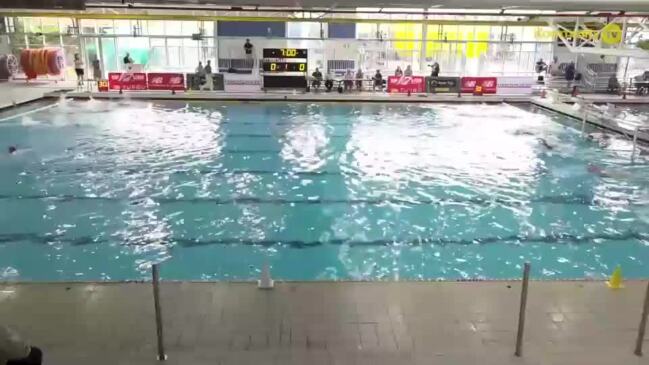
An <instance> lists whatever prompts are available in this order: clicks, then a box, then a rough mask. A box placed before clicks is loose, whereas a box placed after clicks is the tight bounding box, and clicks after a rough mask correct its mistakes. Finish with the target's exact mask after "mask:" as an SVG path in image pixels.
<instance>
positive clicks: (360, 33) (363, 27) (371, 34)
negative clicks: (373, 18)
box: [356, 23, 378, 39]
mask: <svg viewBox="0 0 649 365" xmlns="http://www.w3.org/2000/svg"><path fill="white" fill-rule="evenodd" d="M376 38H378V24H375V23H358V24H356V39H376Z"/></svg>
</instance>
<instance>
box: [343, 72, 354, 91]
mask: <svg viewBox="0 0 649 365" xmlns="http://www.w3.org/2000/svg"><path fill="white" fill-rule="evenodd" d="M353 88H354V73H352V70H350V69H347V72H345V91H348V90H351V89H353Z"/></svg>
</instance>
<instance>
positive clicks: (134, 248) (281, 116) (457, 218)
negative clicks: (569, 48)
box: [0, 101, 649, 280]
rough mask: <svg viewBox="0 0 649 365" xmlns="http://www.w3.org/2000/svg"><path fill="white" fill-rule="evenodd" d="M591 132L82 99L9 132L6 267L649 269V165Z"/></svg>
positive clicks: (18, 270)
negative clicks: (526, 264)
mask: <svg viewBox="0 0 649 365" xmlns="http://www.w3.org/2000/svg"><path fill="white" fill-rule="evenodd" d="M578 127H579V122H575V121H572V120H570V119H568V118H567V117H563V116H559V115H556V114H553V113H550V112H547V111H542V110H536V109H534V108H533V107H530V106H527V105H522V106H513V105H508V104H495V105H478V104H458V105H444V104H380V103H368V104H361V103H349V104H343V103H321V104H310V103H283V102H269V103H214V102H209V103H208V102H190V103H187V102H179V101H173V102H158V101H152V102H138V101H125V102H115V101H112V102H102V101H67V102H63V103H60V104H58V105H56V106H53V107H51V108H49V109H45V110H41V111H38V112H35V113H32V114H29V115H24V116H19V117H16V118H13V119H11V120H8V121H4V122H2V123H0V142H1V143H0V146H2V148H3V151H2V154H0V176H2V179H0V204H1V209H0V276H1V277H0V278H1V279H3V280H128V279H142V278H148V277H149V275H150V274H149V270H150V265H151V264H152V263H155V262H160V263H162V264H161V273H162V276H163V278H166V279H178V280H250V279H254V278H256V277H257V276H258V275H259V271H260V270H261V267H262V266H263V265H264V263H268V264H269V265H270V266H271V267H272V274H273V276H274V277H275V278H276V279H286V280H347V279H354V280H420V279H501V278H512V277H519V276H520V272H521V267H522V264H523V262H525V261H529V262H531V264H532V275H533V277H535V278H547V279H565V278H603V277H604V276H605V275H608V274H610V272H611V271H612V270H613V268H614V267H615V266H616V265H621V266H622V269H623V271H624V273H625V276H628V277H636V278H639V277H648V276H649V266H647V263H649V249H648V247H647V245H648V244H649V231H648V230H647V228H648V227H647V226H648V222H649V209H648V204H649V189H648V186H647V184H648V183H647V181H648V180H647V177H649V172H647V165H646V164H645V161H642V160H641V161H637V162H636V164H633V165H632V164H630V163H629V157H630V150H631V145H630V143H629V142H628V141H626V140H624V139H617V138H614V139H613V140H611V142H610V143H609V144H608V145H600V144H598V143H594V142H592V141H588V140H586V139H584V138H583V137H582V136H581V135H580V132H579V131H578V130H577V129H576V128H578ZM9 145H17V146H18V152H17V153H16V154H13V155H9V154H8V153H7V152H6V151H7V146H9ZM546 145H548V146H550V147H551V148H548V147H546ZM589 166H590V167H589Z"/></svg>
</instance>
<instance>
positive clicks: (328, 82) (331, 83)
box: [325, 71, 334, 91]
mask: <svg viewBox="0 0 649 365" xmlns="http://www.w3.org/2000/svg"><path fill="white" fill-rule="evenodd" d="M325 87H326V88H327V91H331V89H333V88H334V78H333V76H332V75H331V71H327V79H326V80H325Z"/></svg>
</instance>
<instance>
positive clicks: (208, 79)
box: [200, 60, 214, 91]
mask: <svg viewBox="0 0 649 365" xmlns="http://www.w3.org/2000/svg"><path fill="white" fill-rule="evenodd" d="M211 62H212V61H211V60H207V65H205V68H203V72H204V73H205V84H204V85H201V87H200V89H201V90H203V89H204V88H207V89H209V90H210V91H212V90H214V79H213V78H212V64H211Z"/></svg>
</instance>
